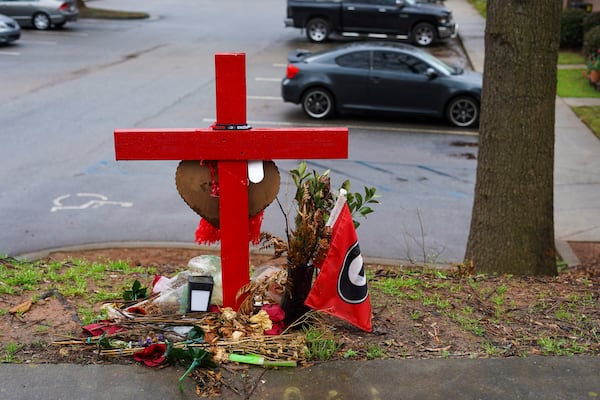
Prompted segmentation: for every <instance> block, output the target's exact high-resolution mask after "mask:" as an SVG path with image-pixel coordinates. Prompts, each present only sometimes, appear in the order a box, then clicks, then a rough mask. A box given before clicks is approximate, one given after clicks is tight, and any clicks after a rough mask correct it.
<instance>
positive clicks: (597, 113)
mask: <svg viewBox="0 0 600 400" xmlns="http://www.w3.org/2000/svg"><path fill="white" fill-rule="evenodd" d="M599 93H600V92H599ZM573 112H575V114H577V116H578V117H579V119H580V120H582V121H583V122H584V123H585V124H586V125H587V126H588V128H590V130H591V131H592V132H594V134H595V135H596V137H597V138H598V139H600V107H597V106H596V107H593V106H580V107H573Z"/></svg>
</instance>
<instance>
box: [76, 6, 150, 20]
mask: <svg viewBox="0 0 600 400" xmlns="http://www.w3.org/2000/svg"><path fill="white" fill-rule="evenodd" d="M149 17H150V16H149V15H148V14H147V13H145V12H138V11H117V10H104V9H100V8H93V7H81V8H80V9H79V18H95V19H145V18H149Z"/></svg>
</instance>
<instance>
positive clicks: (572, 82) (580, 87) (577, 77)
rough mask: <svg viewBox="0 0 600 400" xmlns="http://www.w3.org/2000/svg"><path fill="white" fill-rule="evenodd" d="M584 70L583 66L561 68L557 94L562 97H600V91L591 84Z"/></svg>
mask: <svg viewBox="0 0 600 400" xmlns="http://www.w3.org/2000/svg"><path fill="white" fill-rule="evenodd" d="M582 71H583V69H581V68H574V69H573V68H569V69H559V70H558V83H557V85H556V94H557V95H558V96H560V97H577V98H584V97H585V98H599V99H600V91H598V90H596V89H594V88H593V87H592V86H591V85H590V84H589V82H588V80H587V78H586V77H585V76H584V75H583V73H582Z"/></svg>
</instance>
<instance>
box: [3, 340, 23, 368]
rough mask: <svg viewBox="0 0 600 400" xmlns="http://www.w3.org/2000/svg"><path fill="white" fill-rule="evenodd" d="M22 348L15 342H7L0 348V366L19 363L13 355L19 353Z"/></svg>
mask: <svg viewBox="0 0 600 400" xmlns="http://www.w3.org/2000/svg"><path fill="white" fill-rule="evenodd" d="M22 348H23V345H21V344H19V343H15V342H8V343H7V344H6V345H4V346H3V347H0V364H10V363H16V362H19V360H18V358H17V357H16V356H15V355H16V354H17V353H18V352H19V351H21V349H22Z"/></svg>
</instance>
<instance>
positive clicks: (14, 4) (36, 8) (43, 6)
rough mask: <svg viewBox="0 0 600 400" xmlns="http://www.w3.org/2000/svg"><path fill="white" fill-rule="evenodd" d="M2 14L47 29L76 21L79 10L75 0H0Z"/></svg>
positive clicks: (40, 28)
mask: <svg viewBox="0 0 600 400" xmlns="http://www.w3.org/2000/svg"><path fill="white" fill-rule="evenodd" d="M0 14H4V15H8V16H9V17H12V18H14V19H15V20H17V22H18V23H19V24H20V25H21V26H33V27H34V28H35V29H39V30H46V29H50V28H51V27H52V26H54V27H56V28H61V27H63V26H64V25H65V24H66V23H67V22H69V21H75V20H76V19H77V16H78V15H79V10H78V9H77V6H76V5H75V0H0Z"/></svg>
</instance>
